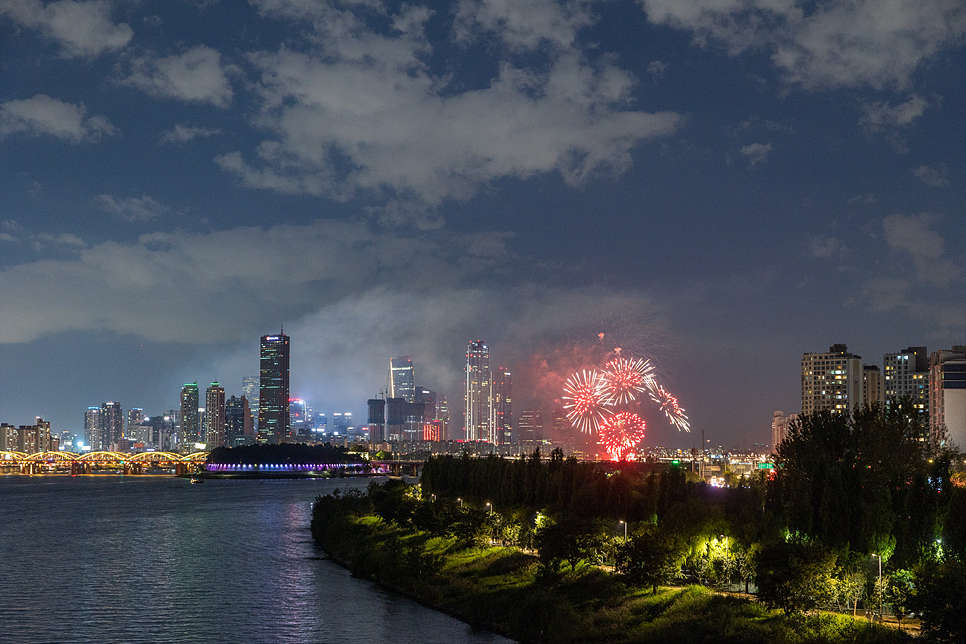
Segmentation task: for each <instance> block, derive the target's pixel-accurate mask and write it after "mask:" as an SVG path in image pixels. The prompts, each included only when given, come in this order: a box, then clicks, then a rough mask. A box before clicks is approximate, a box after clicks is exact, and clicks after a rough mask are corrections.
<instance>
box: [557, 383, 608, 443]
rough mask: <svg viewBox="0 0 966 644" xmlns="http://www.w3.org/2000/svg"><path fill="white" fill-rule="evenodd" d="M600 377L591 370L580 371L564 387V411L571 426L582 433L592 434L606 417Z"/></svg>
mask: <svg viewBox="0 0 966 644" xmlns="http://www.w3.org/2000/svg"><path fill="white" fill-rule="evenodd" d="M604 397H605V393H604V386H603V379H602V378H601V375H600V374H599V373H598V372H597V371H595V370H593V369H591V370H590V371H580V372H577V373H574V374H571V376H570V377H569V378H568V379H567V383H566V384H565V385H564V395H563V401H564V409H565V410H566V411H567V418H568V419H570V422H571V424H573V426H574V427H576V428H577V429H579V430H580V431H582V432H586V433H588V434H589V433H593V432H594V431H596V430H597V428H598V427H599V426H600V423H601V422H602V421H604V419H605V418H606V417H607V411H608V410H607V408H606V407H605V400H604Z"/></svg>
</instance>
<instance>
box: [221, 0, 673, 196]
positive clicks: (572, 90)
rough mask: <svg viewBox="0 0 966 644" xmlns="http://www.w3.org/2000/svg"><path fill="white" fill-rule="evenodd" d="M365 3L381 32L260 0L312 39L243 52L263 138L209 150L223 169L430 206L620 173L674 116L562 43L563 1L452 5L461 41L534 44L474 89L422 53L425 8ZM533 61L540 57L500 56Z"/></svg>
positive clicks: (323, 8)
mask: <svg viewBox="0 0 966 644" xmlns="http://www.w3.org/2000/svg"><path fill="white" fill-rule="evenodd" d="M371 4H372V7H370V9H369V11H370V12H372V13H377V14H379V17H380V20H382V21H383V22H385V21H386V20H388V21H389V22H390V23H391V24H392V25H393V26H394V29H393V30H391V31H390V32H389V33H383V32H380V31H378V30H377V27H376V26H375V24H376V23H377V22H378V21H375V20H372V21H370V20H369V18H368V16H369V14H367V13H366V12H363V11H362V10H361V9H360V10H358V11H354V10H353V8H352V7H349V8H337V7H336V6H335V5H334V4H332V3H315V4H311V5H307V4H303V3H295V2H276V3H272V4H271V5H269V3H261V4H260V7H261V9H262V11H263V12H264V13H266V14H269V13H270V15H271V16H272V17H278V18H285V19H288V20H297V21H298V24H299V25H302V26H304V27H305V29H304V31H303V36H304V38H305V40H306V41H307V42H308V43H310V44H311V45H312V46H311V47H309V49H308V51H304V52H303V51H294V50H293V49H291V48H285V49H282V50H280V51H278V52H275V53H270V52H265V53H258V54H253V55H252V56H251V57H250V60H251V62H252V63H253V64H254V65H255V67H256V68H257V69H258V70H259V73H260V75H261V78H260V83H259V90H260V94H261V101H262V105H261V113H260V116H259V118H258V119H257V124H258V125H259V126H261V127H264V128H266V129H268V130H270V131H272V132H273V134H274V136H273V137H272V138H269V139H267V140H265V141H263V142H262V143H261V144H260V145H259V146H258V147H257V148H256V149H255V151H254V155H252V154H248V153H243V152H242V151H231V152H229V153H226V154H224V155H221V156H219V157H218V159H217V161H218V163H219V164H220V165H221V166H222V167H223V168H224V169H225V170H227V171H229V172H231V173H233V174H235V175H236V176H238V177H239V178H240V179H241V181H242V182H243V183H244V184H245V185H247V186H250V187H253V188H264V189H271V190H276V191H279V192H285V193H307V194H312V195H326V196H329V197H332V198H335V199H348V198H351V197H353V196H357V195H360V194H362V195H370V196H373V195H375V196H378V197H379V198H386V199H396V200H400V201H410V202H415V203H417V204H422V205H423V206H426V207H430V208H432V207H436V206H438V205H439V204H440V203H442V202H443V201H444V200H448V199H454V200H465V199H468V198H470V197H472V196H473V195H474V194H476V193H477V192H478V191H479V190H481V189H485V188H486V187H487V186H488V185H490V183H491V182H493V181H495V180H497V179H501V178H504V177H517V178H526V177H530V176H534V175H537V174H545V173H552V172H555V173H558V174H559V175H560V176H562V177H563V179H564V180H565V181H566V182H568V183H570V184H572V185H579V184H581V183H583V182H585V181H587V180H590V179H591V178H593V177H595V176H598V175H601V174H609V175H614V174H620V173H622V172H624V171H625V170H626V169H627V168H628V167H630V165H631V154H630V151H631V149H632V148H634V147H635V146H637V145H640V144H641V143H642V142H645V141H647V140H650V139H653V138H656V137H661V136H666V135H668V134H670V133H672V132H673V131H675V129H676V128H677V127H678V125H679V124H680V123H681V122H682V118H681V117H680V116H679V115H677V114H674V113H670V112H663V113H656V114H652V113H646V112H642V111H635V110H633V109H632V108H633V105H632V100H631V91H632V88H633V86H634V83H635V81H634V79H633V78H632V77H631V76H630V75H629V74H628V73H626V72H625V71H623V70H621V69H620V68H618V67H617V66H616V65H615V64H614V63H613V62H612V61H610V60H609V59H606V58H605V59H602V60H601V61H600V62H597V63H593V64H592V63H591V62H589V61H588V60H587V58H586V56H585V55H584V53H583V52H582V50H580V49H579V47H578V45H577V44H576V42H575V39H574V34H575V33H576V30H578V29H579V28H580V27H581V26H582V25H584V24H586V22H587V20H588V18H586V16H584V14H583V13H581V11H579V10H577V9H573V10H572V11H571V12H569V13H568V12H567V11H565V9H560V8H558V9H559V11H562V12H563V13H561V14H560V15H557V16H556V17H554V16H548V15H542V14H540V13H539V12H533V11H531V10H529V9H526V8H518V9H512V10H511V8H510V7H509V6H507V7H504V11H503V12H502V13H501V12H500V11H499V10H498V8H497V5H491V4H487V3H466V4H464V5H461V9H460V11H461V12H462V13H461V14H460V16H461V18H460V20H459V21H458V22H459V25H458V29H457V31H458V32H459V33H460V37H461V38H464V39H471V38H472V36H473V34H474V31H473V30H478V31H479V30H484V31H495V32H496V33H497V34H499V35H500V37H501V38H502V39H503V42H504V44H505V45H506V46H507V47H508V48H509V49H511V50H513V51H514V52H518V51H520V50H523V49H526V48H528V47H537V50H529V49H528V50H527V53H528V54H529V55H528V56H511V57H509V58H507V59H505V60H504V61H503V63H502V65H501V66H500V67H499V70H498V71H497V72H496V74H495V76H494V77H493V78H492V79H491V80H490V81H489V83H488V84H486V85H485V86H483V87H477V88H473V89H461V87H457V86H455V85H454V86H451V85H448V84H447V83H448V79H447V78H439V77H436V76H433V75H431V74H430V73H429V71H428V69H427V65H426V64H425V63H424V62H423V58H424V57H425V56H426V55H427V52H430V51H431V50H432V45H431V43H429V42H428V40H427V37H426V33H425V29H424V22H425V20H426V19H427V18H428V14H427V13H424V12H418V11H416V10H415V9H414V8H412V7H409V8H403V9H401V10H400V13H397V14H391V15H390V14H388V13H386V14H385V15H384V14H383V13H379V12H385V11H386V10H385V9H384V7H382V5H381V4H377V3H371ZM340 6H341V5H340ZM540 6H541V7H542V6H543V5H542V4H541V5H540ZM548 6H549V5H548ZM370 22H371V23H372V24H370ZM511 58H512V61H511ZM534 58H539V59H540V62H541V63H545V64H537V63H532V60H531V63H524V62H518V63H514V62H513V61H523V60H525V59H534ZM531 64H532V66H530V65H531ZM399 159H405V160H406V162H405V163H400V162H399Z"/></svg>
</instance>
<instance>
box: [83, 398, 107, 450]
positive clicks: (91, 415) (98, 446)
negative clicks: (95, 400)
mask: <svg viewBox="0 0 966 644" xmlns="http://www.w3.org/2000/svg"><path fill="white" fill-rule="evenodd" d="M103 427H104V424H103V423H102V422H101V408H100V407H88V408H87V411H86V412H84V444H85V445H86V446H87V447H89V448H90V450H91V451H92V452H99V451H101V450H103V449H105V448H104V441H103V439H104V436H103V433H102V431H101V430H102V428H103Z"/></svg>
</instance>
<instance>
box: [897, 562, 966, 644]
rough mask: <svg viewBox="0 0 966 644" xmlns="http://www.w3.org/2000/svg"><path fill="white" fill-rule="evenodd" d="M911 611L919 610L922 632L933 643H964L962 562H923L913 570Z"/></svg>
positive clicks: (965, 611) (965, 580)
mask: <svg viewBox="0 0 966 644" xmlns="http://www.w3.org/2000/svg"><path fill="white" fill-rule="evenodd" d="M915 585H916V591H915V594H914V595H913V596H912V598H911V599H910V602H909V604H910V607H911V608H912V610H914V611H916V612H918V613H920V616H921V619H922V634H923V635H924V636H926V637H928V638H930V639H932V640H934V641H936V642H949V644H954V643H962V642H966V619H964V618H963V616H964V615H966V564H964V563H963V562H960V561H953V560H950V561H946V562H944V563H941V564H939V563H934V562H927V563H925V564H923V565H922V566H920V567H918V568H917V569H916V572H915Z"/></svg>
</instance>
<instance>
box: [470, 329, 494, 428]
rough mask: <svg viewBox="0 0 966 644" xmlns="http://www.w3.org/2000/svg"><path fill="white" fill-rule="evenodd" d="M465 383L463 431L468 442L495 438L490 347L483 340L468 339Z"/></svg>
mask: <svg viewBox="0 0 966 644" xmlns="http://www.w3.org/2000/svg"><path fill="white" fill-rule="evenodd" d="M465 376H466V378H465V381H466V382H465V385H466V388H465V389H464V394H463V403H464V411H463V428H464V429H463V431H464V434H465V438H466V440H468V441H483V442H487V443H493V442H495V441H494V438H495V436H494V434H495V431H494V417H493V416H494V414H493V387H492V380H493V374H492V373H491V372H490V350H489V348H487V346H486V342H485V341H483V340H475V341H473V342H470V344H469V346H468V347H467V348H466V367H465Z"/></svg>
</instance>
